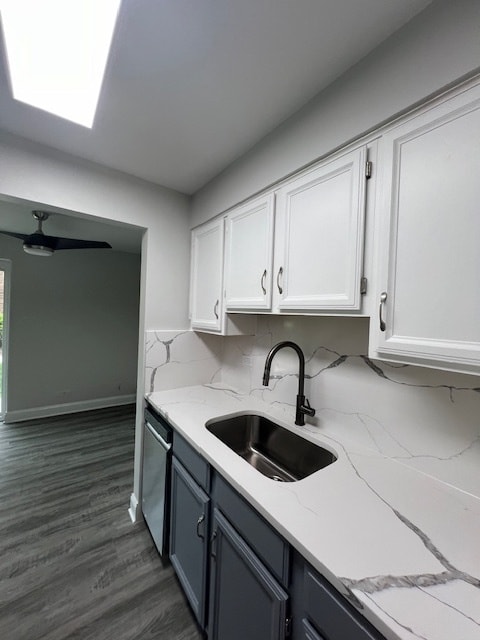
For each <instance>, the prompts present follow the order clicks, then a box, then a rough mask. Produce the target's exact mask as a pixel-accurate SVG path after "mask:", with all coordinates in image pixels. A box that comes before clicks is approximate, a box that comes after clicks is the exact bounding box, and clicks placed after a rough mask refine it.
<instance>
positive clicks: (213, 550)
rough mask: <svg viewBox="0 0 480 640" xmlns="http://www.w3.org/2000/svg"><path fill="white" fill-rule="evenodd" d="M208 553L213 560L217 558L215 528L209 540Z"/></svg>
mask: <svg viewBox="0 0 480 640" xmlns="http://www.w3.org/2000/svg"><path fill="white" fill-rule="evenodd" d="M210 555H211V556H212V558H213V559H214V560H216V558H217V530H216V529H215V531H214V532H213V533H212V538H211V540H210Z"/></svg>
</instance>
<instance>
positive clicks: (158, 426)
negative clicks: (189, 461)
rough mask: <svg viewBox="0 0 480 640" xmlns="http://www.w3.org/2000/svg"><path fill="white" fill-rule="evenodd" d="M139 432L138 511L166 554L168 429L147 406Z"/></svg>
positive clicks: (164, 554)
mask: <svg viewBox="0 0 480 640" xmlns="http://www.w3.org/2000/svg"><path fill="white" fill-rule="evenodd" d="M144 416H145V422H144V433H143V470H142V512H143V516H144V518H145V522H146V523H147V526H148V528H149V530H150V533H151V535H152V538H153V541H154V542H155V546H156V547H157V549H158V552H159V553H160V555H161V556H162V557H166V556H167V555H168V534H169V517H168V514H169V498H170V481H169V480H170V466H171V449H172V428H171V426H170V425H169V424H168V422H166V421H165V420H164V419H163V418H162V417H161V416H160V415H158V413H156V412H155V411H154V410H153V409H152V408H151V407H150V406H147V408H146V409H145V413H144Z"/></svg>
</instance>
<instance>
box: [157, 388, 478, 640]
mask: <svg viewBox="0 0 480 640" xmlns="http://www.w3.org/2000/svg"><path fill="white" fill-rule="evenodd" d="M148 400H149V402H150V403H151V404H152V405H153V406H154V407H155V408H156V409H157V410H158V411H159V412H160V413H161V414H162V415H164V416H165V418H167V419H168V420H169V421H170V422H171V423H172V425H173V426H174V427H175V428H176V429H177V430H178V431H179V432H180V433H181V434H182V435H183V436H184V437H185V439H186V440H187V441H189V442H190V443H191V444H192V445H193V446H194V447H195V448H196V449H197V451H199V452H200V453H201V454H202V455H203V456H204V457H205V458H206V459H207V460H208V461H209V462H210V463H211V464H212V466H213V467H214V468H215V469H217V470H218V472H219V473H221V474H222V475H223V476H224V477H225V478H226V479H227V480H228V481H229V482H230V483H231V484H232V485H233V486H234V487H235V488H236V489H237V491H238V492H239V493H240V494H242V495H243V496H244V497H245V498H246V499H247V500H248V501H249V502H250V503H251V504H252V505H253V506H254V507H255V508H256V509H257V510H258V511H259V513H261V514H262V515H263V516H264V517H265V519H266V520H268V521H269V522H270V523H271V524H272V525H273V527H274V528H275V529H277V530H278V531H279V533H280V534H281V535H283V537H284V538H285V539H286V540H288V541H289V542H290V543H291V544H292V546H293V547H295V548H296V549H297V550H298V551H299V552H300V553H301V554H302V555H303V556H304V557H305V558H306V560H308V561H309V562H310V563H311V564H312V565H313V566H314V567H315V568H316V569H317V570H318V571H319V572H320V573H322V574H323V575H324V576H325V577H326V578H327V579H328V580H329V581H330V582H331V583H332V584H333V585H334V586H335V587H336V588H337V589H338V590H339V591H340V592H342V593H343V594H345V595H348V594H351V593H353V594H354V595H355V597H356V599H357V600H358V601H359V603H361V605H359V606H363V608H362V610H361V612H362V614H363V615H364V616H365V617H367V618H368V619H369V620H370V621H371V622H372V623H373V624H374V625H375V626H376V627H377V628H378V629H379V631H381V632H382V633H383V634H384V635H385V637H386V638H388V639H391V640H399V639H401V640H412V639H414V638H420V639H423V640H452V639H455V640H480V500H479V499H478V498H476V497H475V496H473V495H472V494H470V493H467V492H465V491H460V490H458V489H455V488H454V487H452V486H450V485H449V484H446V483H444V482H441V481H439V480H437V479H434V478H432V477H430V476H428V475H427V474H425V473H422V472H420V471H417V470H415V469H412V468H411V467H407V466H406V465H404V464H402V463H401V462H398V461H396V460H393V459H391V458H388V457H386V456H383V455H382V454H380V453H379V452H378V451H374V450H372V449H369V448H367V447H365V446H362V445H359V444H358V443H355V442H354V441H353V439H352V440H349V439H348V437H346V436H345V435H344V434H345V429H344V428H342V425H340V424H336V421H341V416H336V417H333V416H332V418H331V420H330V421H327V422H324V423H323V424H322V427H321V428H319V427H318V426H312V425H308V424H307V425H305V426H304V427H299V426H296V425H295V424H294V422H293V419H289V418H288V416H286V414H285V412H283V411H281V410H280V409H276V408H275V406H272V405H270V404H267V403H265V402H263V401H261V400H260V399H257V398H254V397H252V396H250V395H242V394H240V393H238V392H236V391H235V390H234V389H230V388H224V387H222V388H218V387H215V386H213V385H212V386H209V385H206V386H194V387H185V388H180V389H174V390H170V391H159V392H154V393H151V394H148ZM245 412H246V413H248V412H250V413H258V414H260V415H264V416H267V417H270V418H272V419H274V420H275V421H276V422H278V423H279V424H281V425H282V426H284V427H286V428H288V429H290V430H292V431H294V432H296V433H299V434H300V435H302V436H304V437H305V438H307V439H309V440H312V441H313V442H318V443H319V444H323V445H324V446H325V447H326V448H328V449H330V450H332V451H334V452H335V454H336V455H337V458H338V459H337V460H336V462H335V463H334V464H331V465H329V466H328V467H326V468H324V469H322V470H320V471H318V472H316V473H314V474H312V475H311V476H309V477H307V478H304V479H303V480H300V481H298V482H291V483H279V482H275V481H273V480H271V479H269V478H266V477H265V476H262V475H261V474H260V473H258V471H256V470H255V469H254V468H253V467H251V466H250V465H249V464H248V463H247V462H245V461H244V460H243V459H242V458H240V457H239V456H238V455H236V454H235V453H234V452H233V451H231V450H230V449H229V448H228V447H227V446H226V445H224V444H223V443H222V442H221V441H220V440H218V439H217V438H216V437H215V436H214V435H212V434H211V433H210V432H209V431H207V429H206V428H205V423H206V422H207V421H208V420H210V419H212V418H217V417H221V416H225V415H230V414H235V413H237V414H238V413H245ZM339 434H341V435H339ZM350 600H351V598H350Z"/></svg>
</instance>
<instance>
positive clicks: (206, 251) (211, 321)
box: [190, 218, 224, 332]
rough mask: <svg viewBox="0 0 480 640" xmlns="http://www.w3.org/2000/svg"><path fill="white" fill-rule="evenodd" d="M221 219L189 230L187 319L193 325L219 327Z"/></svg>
mask: <svg viewBox="0 0 480 640" xmlns="http://www.w3.org/2000/svg"><path fill="white" fill-rule="evenodd" d="M223 232H224V220H223V218H217V219H215V220H212V221H211V222H208V223H207V224H204V225H202V226H201V227H197V228H196V229H194V230H193V231H192V262H191V265H192V274H191V300H190V305H191V309H190V311H191V320H192V328H193V329H203V330H207V331H213V332H221V330H222V311H221V304H222V287H223Z"/></svg>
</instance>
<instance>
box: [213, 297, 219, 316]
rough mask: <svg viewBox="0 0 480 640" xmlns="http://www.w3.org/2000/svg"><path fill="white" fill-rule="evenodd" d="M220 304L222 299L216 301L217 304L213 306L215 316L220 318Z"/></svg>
mask: <svg viewBox="0 0 480 640" xmlns="http://www.w3.org/2000/svg"><path fill="white" fill-rule="evenodd" d="M219 304H220V300H217V301H216V302H215V306H214V307H213V313H214V314H215V318H216V319H217V320H218V305H219Z"/></svg>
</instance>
